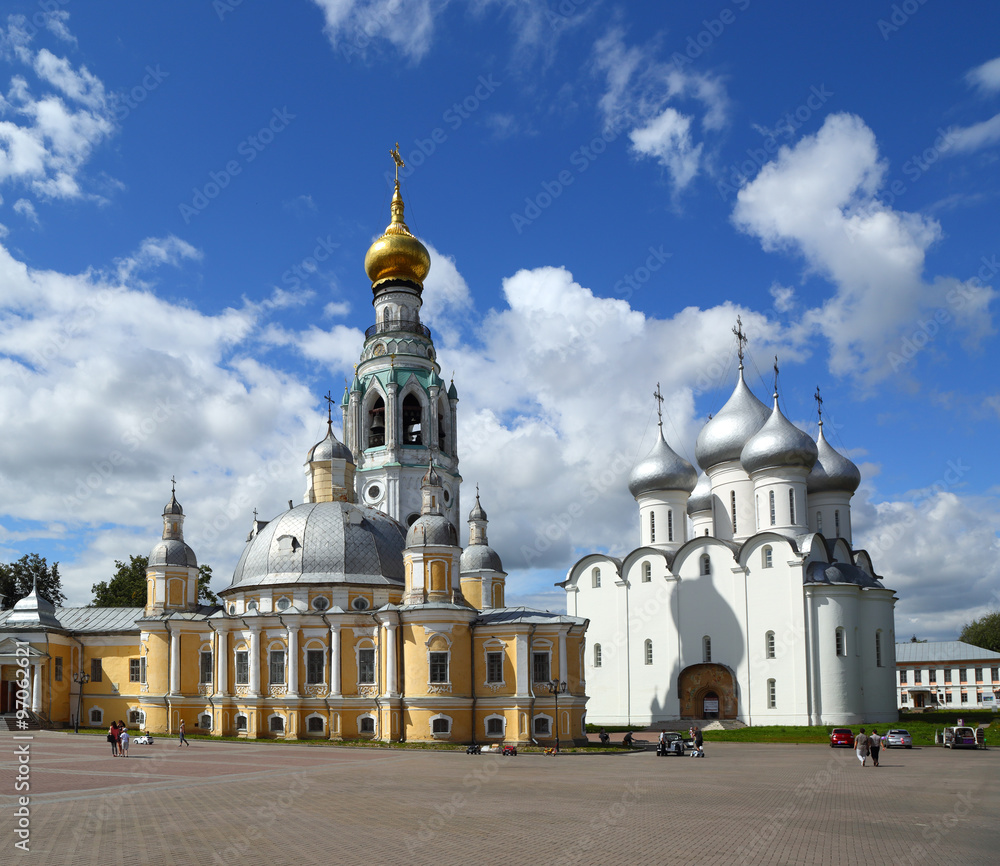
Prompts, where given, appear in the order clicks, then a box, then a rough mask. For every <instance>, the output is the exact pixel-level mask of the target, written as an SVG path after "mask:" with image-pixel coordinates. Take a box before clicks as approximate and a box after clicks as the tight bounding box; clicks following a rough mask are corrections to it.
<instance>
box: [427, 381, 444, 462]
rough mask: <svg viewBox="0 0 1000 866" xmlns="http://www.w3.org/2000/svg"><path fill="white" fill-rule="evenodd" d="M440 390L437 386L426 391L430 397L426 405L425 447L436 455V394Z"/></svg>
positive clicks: (437, 449) (437, 441) (437, 443)
mask: <svg viewBox="0 0 1000 866" xmlns="http://www.w3.org/2000/svg"><path fill="white" fill-rule="evenodd" d="M440 390H441V388H440V387H439V386H438V385H431V386H430V388H428V389H427V392H428V394H429V396H430V403H429V404H428V415H429V417H428V419H427V422H428V423H427V425H426V427H427V437H428V439H429V441H428V442H427V443H426V445H427V446H428V447H429V448H430V449H431V453H432V454H435V453H437V452H438V451H439V450H440V448H439V442H440V439H439V437H438V393H439V392H440Z"/></svg>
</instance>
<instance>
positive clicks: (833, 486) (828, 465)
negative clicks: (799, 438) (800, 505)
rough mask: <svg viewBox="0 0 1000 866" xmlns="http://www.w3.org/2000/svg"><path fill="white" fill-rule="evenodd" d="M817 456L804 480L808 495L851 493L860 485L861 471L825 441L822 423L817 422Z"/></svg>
mask: <svg viewBox="0 0 1000 866" xmlns="http://www.w3.org/2000/svg"><path fill="white" fill-rule="evenodd" d="M816 450H817V452H818V454H819V456H818V458H817V460H816V465H815V466H813V468H812V472H810V473H809V477H808V478H806V490H807V491H808V492H809V493H827V492H830V491H837V492H841V491H842V492H845V493H853V492H854V491H855V490H857V489H858V485H859V484H860V483H861V471H860V470H859V469H858V467H857V466H855V465H854V463H853V462H851V461H850V460H848V459H847V458H846V457H844V456H843V455H842V454H840V453H839V452H838V451H836V450H834V448H833V446H832V445H831V444H830V443H829V442H827V441H826V437H825V436H824V435H823V422H822V421H820V422H819V439H818V441H817V442H816Z"/></svg>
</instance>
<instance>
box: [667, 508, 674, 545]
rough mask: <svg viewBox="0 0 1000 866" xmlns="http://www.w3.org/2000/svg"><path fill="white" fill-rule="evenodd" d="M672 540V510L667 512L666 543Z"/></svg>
mask: <svg viewBox="0 0 1000 866" xmlns="http://www.w3.org/2000/svg"><path fill="white" fill-rule="evenodd" d="M673 540H674V510H673V509H672V508H671V509H670V510H669V511H667V541H673Z"/></svg>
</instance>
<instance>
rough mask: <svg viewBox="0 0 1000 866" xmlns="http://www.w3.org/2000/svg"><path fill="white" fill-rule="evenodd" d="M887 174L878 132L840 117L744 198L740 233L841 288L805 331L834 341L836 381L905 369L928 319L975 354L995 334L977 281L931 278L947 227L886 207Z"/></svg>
mask: <svg viewBox="0 0 1000 866" xmlns="http://www.w3.org/2000/svg"><path fill="white" fill-rule="evenodd" d="M885 171H886V164H885V162H884V161H883V160H882V159H880V157H879V154H878V147H877V144H876V141H875V136H874V135H873V134H872V132H871V130H870V129H868V127H867V126H865V124H864V123H863V122H862V121H861V119H860V118H858V117H856V116H854V115H849V114H834V115H831V116H829V117H828V118H827V119H826V121H825V122H824V124H823V126H822V128H821V129H820V130H819V132H817V133H816V134H815V135H811V136H806V137H804V138H802V139H801V140H800V141H799V142H798V143H797V144H796V145H795V146H794V147H783V148H782V149H781V150H780V151H779V153H778V156H777V157H776V158H775V159H774V160H773V161H772V162H770V163H768V164H766V165H765V166H764V167H763V168H762V169H761V170H760V173H759V174H758V175H757V177H756V178H755V179H754V180H753V181H751V182H750V183H748V184H747V185H746V186H744V187H743V188H742V189H741V190H740V192H739V194H738V197H737V203H736V206H735V208H734V211H733V221H734V223H735V224H736V225H737V227H738V228H740V229H741V230H742V231H744V232H746V233H747V234H751V235H754V236H756V237H758V238H759V239H760V242H761V245H762V246H763V248H764V249H766V250H779V249H783V250H789V251H792V252H794V253H797V254H799V255H801V256H802V257H803V258H804V259H805V260H806V263H807V265H808V267H809V269H810V270H811V271H815V272H818V273H819V274H820V275H821V276H823V277H825V278H826V279H829V280H830V281H831V282H832V283H833V284H834V286H835V289H836V291H835V294H834V295H833V296H832V297H831V298H830V299H829V300H828V301H827V302H826V303H825V304H823V306H822V307H820V308H818V309H814V310H811V311H807V312H806V313H805V316H804V322H805V323H806V324H809V325H810V326H812V327H815V328H818V329H819V330H820V331H821V332H822V333H823V334H824V335H825V336H826V337H827V339H828V340H829V341H830V344H831V359H830V367H831V369H832V370H833V371H834V372H836V373H838V374H840V373H849V374H853V375H855V376H858V377H859V378H865V379H868V380H872V381H873V380H876V379H878V378H880V377H884V376H886V375H889V374H890V373H893V372H899V371H900V370H901V369H903V368H905V365H906V359H905V358H903V357H902V356H901V355H900V352H901V351H902V349H903V346H904V342H903V341H904V340H905V339H908V338H911V337H912V334H914V333H917V332H919V331H920V329H921V328H924V327H925V323H926V322H927V317H928V316H932V317H933V316H934V315H935V314H939V313H940V316H943V317H945V318H946V322H944V324H946V325H947V329H948V330H950V331H952V332H957V333H958V334H959V335H961V336H962V337H964V338H965V339H966V340H967V342H968V343H969V344H970V345H971V344H974V343H975V342H976V341H977V340H978V339H979V338H981V337H982V336H983V335H985V334H987V333H990V332H991V329H992V320H991V317H990V313H989V309H988V305H989V302H990V301H991V300H992V298H993V297H994V294H995V293H994V292H993V290H992V289H991V288H989V287H983V286H981V285H980V284H979V283H978V281H973V280H969V281H965V282H963V281H960V280H958V279H956V278H953V277H937V278H934V279H932V280H930V281H927V280H925V279H924V277H923V271H924V261H925V255H926V252H927V250H928V248H929V247H930V246H931V245H932V244H933V243H934V242H935V241H936V240H938V239H939V237H940V236H941V228H940V226H939V225H938V223H937V222H936V221H934V220H932V219H929V218H927V217H923V216H921V215H919V214H913V213H906V212H904V211H896V210H893V209H892V208H891V207H889V206H887V205H885V204H883V203H882V202H881V201H880V200H879V199H878V195H877V194H878V190H879V189H880V187H881V185H882V182H883V179H884V176H885ZM939 322H940V320H939ZM941 330H942V328H941V327H940V326H935V327H934V334H933V335H931V336H932V337H933V336H935V335H937V334H938V333H939V332H940V331H941ZM941 338H942V339H943V338H944V337H941ZM904 371H905V370H904Z"/></svg>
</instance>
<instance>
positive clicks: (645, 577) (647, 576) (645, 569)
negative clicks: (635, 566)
mask: <svg viewBox="0 0 1000 866" xmlns="http://www.w3.org/2000/svg"><path fill="white" fill-rule="evenodd" d="M652 579H653V566H652V565H650V564H649V563H648V562H644V563H643V564H642V582H643V583H649V582H650V581H651V580H652Z"/></svg>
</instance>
